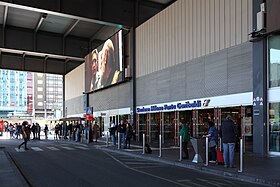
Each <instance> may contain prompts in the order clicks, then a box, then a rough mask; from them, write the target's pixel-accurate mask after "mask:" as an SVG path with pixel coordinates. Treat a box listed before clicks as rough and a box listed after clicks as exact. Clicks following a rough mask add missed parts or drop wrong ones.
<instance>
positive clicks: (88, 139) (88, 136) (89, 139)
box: [87, 131, 90, 144]
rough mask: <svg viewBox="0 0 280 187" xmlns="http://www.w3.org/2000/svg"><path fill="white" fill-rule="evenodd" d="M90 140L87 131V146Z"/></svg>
mask: <svg viewBox="0 0 280 187" xmlns="http://www.w3.org/2000/svg"><path fill="white" fill-rule="evenodd" d="M89 142H90V139H89V131H87V143H88V144H89Z"/></svg>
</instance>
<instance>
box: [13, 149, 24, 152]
mask: <svg viewBox="0 0 280 187" xmlns="http://www.w3.org/2000/svg"><path fill="white" fill-rule="evenodd" d="M15 150H16V151H17V152H25V150H24V149H23V148H22V149H18V148H15Z"/></svg>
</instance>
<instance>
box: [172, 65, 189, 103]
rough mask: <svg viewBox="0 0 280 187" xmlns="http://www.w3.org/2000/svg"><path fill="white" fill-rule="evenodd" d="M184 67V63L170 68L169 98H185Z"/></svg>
mask: <svg viewBox="0 0 280 187" xmlns="http://www.w3.org/2000/svg"><path fill="white" fill-rule="evenodd" d="M186 82H187V80H186V68H185V63H181V64H178V65H176V66H173V67H172V68H170V87H169V89H168V90H169V92H170V99H171V100H177V99H178V100H181V99H184V98H186V92H185V88H186Z"/></svg>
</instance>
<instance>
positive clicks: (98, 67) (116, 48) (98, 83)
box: [85, 30, 123, 92]
mask: <svg viewBox="0 0 280 187" xmlns="http://www.w3.org/2000/svg"><path fill="white" fill-rule="evenodd" d="M122 74H123V63H122V31H121V30H120V31H119V32H117V33H116V34H114V35H113V36H112V37H111V38H109V39H107V40H106V41H105V42H104V43H103V44H102V45H100V46H99V47H97V48H96V49H93V50H92V51H91V52H90V53H89V54H88V55H87V56H86V57H85V92H91V91H95V90H98V89H101V88H105V87H107V86H110V85H113V84H116V83H118V82H120V81H122Z"/></svg>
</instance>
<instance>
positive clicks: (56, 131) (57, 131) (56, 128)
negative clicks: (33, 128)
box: [54, 124, 60, 140]
mask: <svg viewBox="0 0 280 187" xmlns="http://www.w3.org/2000/svg"><path fill="white" fill-rule="evenodd" d="M54 133H55V136H54V139H56V140H58V139H60V136H59V125H58V124H56V125H55V127H54Z"/></svg>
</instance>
